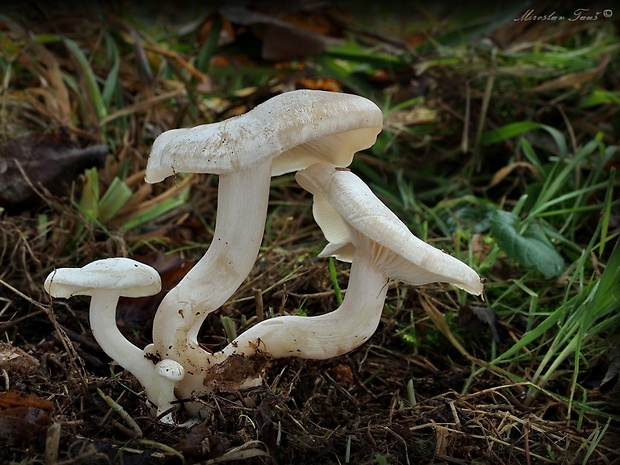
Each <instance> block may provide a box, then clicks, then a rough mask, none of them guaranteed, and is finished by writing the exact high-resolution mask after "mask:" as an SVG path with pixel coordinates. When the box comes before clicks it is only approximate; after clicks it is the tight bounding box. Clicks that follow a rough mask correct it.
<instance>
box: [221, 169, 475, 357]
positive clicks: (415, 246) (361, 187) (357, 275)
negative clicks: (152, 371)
mask: <svg viewBox="0 0 620 465" xmlns="http://www.w3.org/2000/svg"><path fill="white" fill-rule="evenodd" d="M296 179H297V182H298V183H299V184H300V185H301V186H302V187H303V188H304V189H306V190H307V191H309V192H311V193H312V194H313V195H314V204H313V213H314V217H315V219H316V221H317V223H318V224H319V226H320V228H321V229H322V231H323V233H324V235H325V237H326V238H327V240H328V241H329V243H328V245H327V246H326V247H325V249H324V250H323V251H322V252H321V253H320V254H319V256H320V257H325V256H330V255H332V256H335V257H337V258H338V259H340V260H344V261H350V262H351V272H350V279H349V286H348V288H347V292H346V295H345V298H344V300H343V302H342V304H341V306H340V307H339V308H338V309H336V310H335V311H333V312H330V313H327V314H325V315H320V316H314V317H297V316H282V317H276V318H272V319H270V320H265V321H263V322H261V323H259V324H257V325H256V326H253V327H252V328H250V329H249V330H247V331H246V332H244V333H243V334H241V335H240V336H239V337H237V338H236V339H235V340H234V341H233V342H232V343H231V344H230V345H228V346H227V347H226V348H225V349H224V350H223V351H222V352H223V354H225V357H223V359H224V360H225V359H226V358H227V357H230V356H233V355H244V356H253V355H255V354H257V353H260V354H261V355H262V356H265V357H274V358H275V357H290V356H294V357H300V358H311V359H327V358H331V357H335V356H337V355H341V354H344V353H346V352H349V351H351V350H353V349H355V348H356V347H358V346H360V345H361V344H362V343H364V342H365V341H366V340H368V339H369V338H370V337H371V336H372V335H373V334H374V332H375V330H376V328H377V326H378V324H379V319H380V317H381V312H382V310H383V305H384V301H385V296H386V292H387V289H388V280H389V279H390V278H394V279H398V280H401V281H403V282H405V283H408V284H411V285H415V286H419V285H423V284H428V283H432V282H445V283H452V284H454V285H455V286H457V287H459V288H461V289H464V290H465V291H467V292H469V293H471V294H474V295H481V294H482V292H483V290H484V289H483V284H482V282H481V280H480V277H479V276H478V274H477V273H476V272H475V271H474V270H473V269H471V268H470V267H469V266H467V265H466V264H465V263H463V262H461V261H459V260H457V259H456V258H454V257H452V256H450V255H448V254H446V253H444V252H442V251H441V250H439V249H436V248H435V247H433V246H431V245H429V244H427V243H425V242H423V241H421V240H420V239H418V238H417V237H416V236H414V235H413V234H412V233H411V231H409V229H408V228H407V227H406V226H405V224H404V223H403V222H402V221H401V220H400V219H399V218H398V217H397V216H396V215H395V214H394V213H393V212H392V211H390V210H389V209H388V207H386V206H385V205H384V204H383V203H382V202H381V201H380V200H379V199H378V198H377V197H376V196H375V195H374V194H373V192H372V191H371V190H370V188H369V187H368V186H367V185H366V184H365V183H364V182H363V181H362V180H361V179H360V178H358V177H357V176H356V175H355V174H353V173H352V172H350V171H348V170H342V169H339V168H338V167H336V166H334V165H330V164H325V163H320V164H315V165H312V166H310V167H308V168H306V169H303V170H301V171H299V172H298V173H297V175H296ZM215 355H217V356H218V357H221V355H220V354H215Z"/></svg>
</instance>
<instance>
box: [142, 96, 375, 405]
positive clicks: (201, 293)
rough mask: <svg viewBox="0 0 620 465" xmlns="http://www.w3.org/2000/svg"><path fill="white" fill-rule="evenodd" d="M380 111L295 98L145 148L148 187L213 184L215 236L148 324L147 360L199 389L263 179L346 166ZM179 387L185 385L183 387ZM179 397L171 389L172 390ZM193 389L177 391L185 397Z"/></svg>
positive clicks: (240, 271)
mask: <svg viewBox="0 0 620 465" xmlns="http://www.w3.org/2000/svg"><path fill="white" fill-rule="evenodd" d="M382 123H383V117H382V113H381V110H380V109H379V108H378V107H377V106H376V105H375V104H374V103H373V102H371V101H370V100H368V99H365V98H363V97H359V96H356V95H350V94H343V93H335V92H325V91H317V90H296V91H291V92H287V93H284V94H281V95H278V96H276V97H273V98H271V99H269V100H267V101H265V102H264V103H262V104H260V105H258V106H256V107H255V108H254V109H252V110H251V111H249V112H247V113H245V114H243V115H240V116H237V117H233V118H230V119H228V120H225V121H223V122H219V123H213V124H206V125H201V126H197V127H193V128H188V129H173V130H170V131H166V132H164V133H162V134H161V135H160V136H159V137H157V139H156V140H155V142H154V144H153V149H152V151H151V154H150V156H149V159H148V163H147V168H146V176H145V178H146V181H147V182H158V181H161V180H163V179H164V178H166V177H167V176H171V175H174V174H175V173H177V172H192V173H214V174H219V175H220V177H219V186H218V206H217V217H216V224H215V233H214V236H213V240H212V242H211V245H210V247H209V249H208V251H207V253H206V254H205V256H204V257H203V258H202V259H201V260H200V261H199V262H198V263H197V264H196V265H195V266H194V267H193V268H192V269H191V270H190V271H189V272H188V273H187V275H186V276H185V277H184V278H183V279H182V280H181V281H180V282H179V284H178V285H177V286H176V287H175V288H173V289H172V290H170V291H169V292H168V293H167V295H166V296H165V298H164V299H163V301H162V303H161V304H160V307H159V308H158V310H157V313H156V315H155V320H154V324H153V341H154V350H155V351H156V352H157V353H158V354H160V355H161V356H162V357H163V358H172V359H175V360H177V361H179V362H180V363H182V364H183V365H184V366H185V369H186V373H187V375H188V376H190V377H192V376H194V377H197V378H196V380H195V381H196V383H195V385H196V386H198V387H200V385H201V383H202V380H203V378H202V371H203V370H204V367H205V366H206V365H208V364H209V363H212V358H211V356H210V354H208V353H206V352H205V351H204V350H202V349H200V348H199V346H198V341H197V335H198V331H199V329H200V327H201V326H202V323H203V322H204V320H205V318H206V317H207V315H208V314H209V313H210V312H212V311H214V310H216V309H218V308H219V307H221V305H222V304H224V303H225V302H226V301H227V300H228V298H229V297H230V296H231V295H232V294H233V293H234V291H235V290H236V289H237V288H238V287H239V286H240V285H241V283H242V282H243V280H244V279H245V278H246V277H247V275H248V274H249V272H250V270H251V268H252V266H253V264H254V262H255V261H256V258H257V255H258V251H259V247H260V244H261V242H262V237H263V231H264V226H265V220H266V213H267V202H268V196H269V187H270V178H271V176H275V175H280V174H283V173H286V172H290V171H294V170H297V169H301V168H303V167H306V166H309V165H310V164H312V163H316V162H319V161H326V162H327V161H329V162H331V163H335V164H337V165H339V166H347V165H349V164H350V163H351V160H352V158H353V155H354V153H355V152H357V151H358V150H362V149H365V148H368V147H370V146H371V145H372V144H373V143H374V141H375V139H376V137H377V134H378V133H379V132H380V130H381V127H382ZM181 384H183V385H184V386H188V385H190V384H191V383H190V381H189V379H187V377H186V380H184V382H183V383H181ZM177 387H179V386H177ZM191 389H192V388H187V389H182V390H184V391H185V392H186V393H188V394H189V392H188V391H191Z"/></svg>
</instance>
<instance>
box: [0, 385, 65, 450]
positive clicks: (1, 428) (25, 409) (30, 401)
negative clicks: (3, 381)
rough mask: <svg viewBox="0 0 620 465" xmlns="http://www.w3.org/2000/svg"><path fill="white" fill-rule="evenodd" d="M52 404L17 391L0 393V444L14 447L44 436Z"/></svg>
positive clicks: (52, 407)
mask: <svg viewBox="0 0 620 465" xmlns="http://www.w3.org/2000/svg"><path fill="white" fill-rule="evenodd" d="M53 411H54V404H52V402H50V401H49V400H47V399H41V398H39V397H36V396H33V395H31V394H27V393H25V392H19V391H7V392H0V444H7V445H9V446H14V445H18V444H25V443H27V442H28V441H30V440H31V439H34V438H36V437H39V436H44V435H45V432H46V430H47V427H48V426H49V425H50V424H51V423H52V417H51V415H52V413H53Z"/></svg>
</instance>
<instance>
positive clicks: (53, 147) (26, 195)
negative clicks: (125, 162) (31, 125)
mask: <svg viewBox="0 0 620 465" xmlns="http://www.w3.org/2000/svg"><path fill="white" fill-rule="evenodd" d="M107 153H108V147H107V146H106V145H93V146H91V147H86V148H81V147H79V146H78V145H77V144H76V143H75V142H74V141H72V140H71V139H70V138H69V137H68V136H66V135H65V134H30V135H27V136H23V137H19V138H16V139H13V140H10V141H8V142H5V143H4V144H3V145H1V146H0V206H2V207H4V208H6V209H7V210H8V211H10V212H12V213H19V212H20V211H23V210H25V209H27V208H31V207H33V206H36V205H38V204H39V203H41V200H40V198H39V196H38V195H37V194H36V192H35V188H38V187H40V186H44V187H45V188H46V189H47V190H49V191H50V192H51V193H52V194H54V195H65V194H67V193H68V192H69V188H70V186H71V183H72V181H73V180H74V179H75V178H76V177H77V176H79V175H80V173H82V172H83V171H84V170H85V169H86V168H89V167H93V166H102V165H103V162H104V159H105V155H106V154H107Z"/></svg>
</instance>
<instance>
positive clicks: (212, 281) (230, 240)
mask: <svg viewBox="0 0 620 465" xmlns="http://www.w3.org/2000/svg"><path fill="white" fill-rule="evenodd" d="M270 181H271V163H264V164H262V165H257V166H255V167H253V168H252V169H249V170H245V171H241V172H237V173H231V174H222V175H220V177H219V186H218V200H217V203H218V205H217V215H216V223H215V232H214V236H213V241H212V242H211V245H210V246H209V249H208V250H207V253H206V254H205V255H204V256H203V257H202V258H201V259H200V261H199V262H198V263H196V265H195V266H194V267H193V268H192V269H191V270H190V271H189V272H188V273H187V274H186V275H185V277H184V278H183V279H182V280H181V281H180V282H179V284H177V286H176V287H174V288H173V289H172V290H170V292H168V293H167V294H166V296H165V297H164V299H163V300H162V302H161V304H160V306H159V308H158V310H157V313H156V314H155V320H154V322H153V342H154V344H155V346H154V349H155V351H157V353H158V355H159V356H160V357H161V358H171V359H174V360H177V361H179V362H180V363H181V364H182V365H183V366H185V367H186V372H189V373H191V372H195V371H200V370H201V369H203V368H204V367H205V366H206V365H208V363H209V362H208V359H209V354H208V353H207V352H205V351H204V350H202V349H200V348H199V346H198V340H197V337H198V331H199V330H200V327H201V326H202V324H203V322H204V320H205V319H206V317H207V316H208V315H209V314H210V313H211V312H213V311H215V310H217V309H218V308H219V307H221V306H222V305H223V304H224V303H225V302H226V301H227V300H228V299H229V298H230V296H231V295H232V294H233V293H234V292H235V291H236V290H237V289H238V288H239V286H240V285H241V284H242V283H243V281H244V280H245V278H246V277H247V276H248V274H249V272H250V270H251V269H252V266H253V265H254V262H255V261H256V258H257V256H258V251H259V249H260V245H261V242H262V239H263V231H264V228H265V220H266V216H267V204H268V200H269V186H270ZM198 354H201V355H198ZM192 368H193V369H192Z"/></svg>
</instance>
